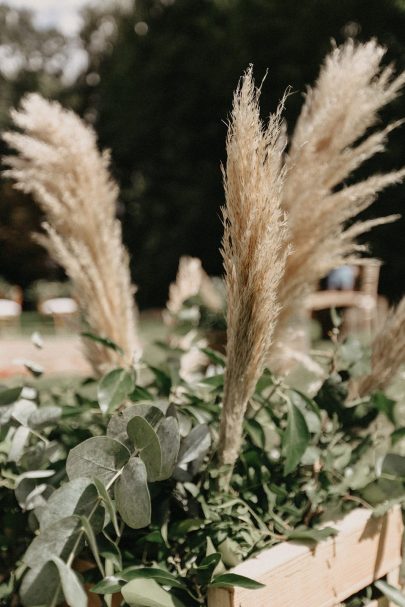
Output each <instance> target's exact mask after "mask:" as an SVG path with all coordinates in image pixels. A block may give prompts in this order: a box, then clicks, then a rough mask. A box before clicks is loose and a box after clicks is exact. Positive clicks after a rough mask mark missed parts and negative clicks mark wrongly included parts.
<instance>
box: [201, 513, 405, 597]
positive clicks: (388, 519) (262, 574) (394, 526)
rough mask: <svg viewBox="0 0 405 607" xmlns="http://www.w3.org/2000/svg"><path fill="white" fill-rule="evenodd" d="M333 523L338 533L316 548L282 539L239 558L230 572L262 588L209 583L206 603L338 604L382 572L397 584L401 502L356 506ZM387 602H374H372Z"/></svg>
mask: <svg viewBox="0 0 405 607" xmlns="http://www.w3.org/2000/svg"><path fill="white" fill-rule="evenodd" d="M331 525H332V526H333V527H334V528H335V529H337V530H338V531H339V533H338V534H337V535H336V536H335V537H333V538H330V539H328V540H325V541H324V542H321V543H319V544H317V545H316V546H315V547H311V546H310V545H309V544H304V543H295V542H283V543H281V544H278V545H277V546H274V547H273V548H270V549H269V550H266V551H264V552H262V553H261V554H259V555H257V556H256V557H254V558H251V559H249V560H248V561H245V562H244V563H241V564H240V565H238V566H237V567H235V568H234V569H233V570H232V571H233V572H234V573H238V574H240V575H245V576H247V577H250V578H253V579H255V580H257V581H258V582H262V583H263V584H266V587H265V588H261V589H259V590H246V589H244V588H230V589H229V588H227V589H225V588H224V589H222V588H211V589H210V591H209V595H208V607H337V606H338V605H340V603H341V602H342V601H344V600H345V599H347V598H349V597H350V596H352V595H353V594H355V593H356V592H359V591H360V590H362V589H363V588H366V587H367V586H369V585H370V584H372V582H374V581H376V580H378V579H379V578H381V577H383V576H385V575H387V576H388V581H389V582H390V583H391V584H394V585H397V583H398V574H399V566H400V564H401V560H402V558H401V545H402V533H403V523H402V514H401V509H400V507H394V508H393V509H392V510H391V511H390V512H389V513H388V514H386V515H385V516H383V517H380V518H372V516H371V512H370V511H369V510H365V509H362V508H361V509H360V508H359V509H357V510H353V511H352V512H350V513H349V514H348V515H346V516H345V517H344V518H342V519H341V520H340V521H339V522H337V523H331ZM388 604H389V603H388V602H387V601H385V600H381V601H374V602H372V603H370V607H377V606H378V607H382V606H387V605H388Z"/></svg>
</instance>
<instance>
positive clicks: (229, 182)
mask: <svg viewBox="0 0 405 607" xmlns="http://www.w3.org/2000/svg"><path fill="white" fill-rule="evenodd" d="M259 98H260V89H258V88H256V87H255V84H254V80H253V75H252V68H251V67H250V68H249V69H248V70H247V72H246V73H245V74H244V76H243V78H242V80H241V82H240V84H239V86H238V88H237V90H236V92H235V95H234V99H233V107H232V113H231V117H230V122H229V128H228V136H227V142H226V149H227V161H226V166H225V168H224V170H223V172H224V187H225V197H226V204H225V206H224V207H223V209H222V213H223V223H224V236H223V241H222V256H223V263H224V269H225V282H226V291H227V364H226V371H225V386H224V400H223V408H222V413H221V421H220V436H219V446H218V451H219V457H220V460H221V461H222V463H224V464H227V465H228V466H229V467H230V468H232V467H233V465H234V463H235V461H236V459H237V457H238V454H239V450H240V445H241V438H242V425H243V419H244V415H245V412H246V408H247V405H248V401H249V398H250V397H251V396H252V394H253V392H254V389H255V386H256V383H257V381H258V379H259V377H260V376H261V374H262V372H263V369H264V365H265V361H266V356H267V353H268V349H269V346H270V343H271V338H272V333H273V330H274V327H275V324H276V319H277V315H278V314H279V304H278V301H277V291H278V287H279V284H280V280H281V278H282V276H283V272H284V267H285V263H286V257H287V253H288V245H287V244H286V238H287V228H286V223H285V218H284V214H283V212H282V209H281V197H282V187H283V182H284V176H285V175H284V170H283V140H284V137H283V133H282V123H281V111H282V107H283V104H281V105H280V106H279V108H278V110H277V112H276V113H275V114H274V115H272V116H270V118H269V121H268V124H267V125H264V124H263V123H262V121H261V118H260V108H259Z"/></svg>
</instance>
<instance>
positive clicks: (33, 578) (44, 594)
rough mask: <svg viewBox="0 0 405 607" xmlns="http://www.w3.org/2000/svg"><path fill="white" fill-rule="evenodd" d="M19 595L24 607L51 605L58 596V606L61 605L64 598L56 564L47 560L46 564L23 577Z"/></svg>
mask: <svg viewBox="0 0 405 607" xmlns="http://www.w3.org/2000/svg"><path fill="white" fill-rule="evenodd" d="M19 594H20V600H21V603H22V605H23V607H38V606H39V605H50V604H51V602H52V600H53V598H54V597H55V596H57V600H58V601H57V604H59V603H60V602H61V600H63V596H62V591H61V588H60V579H59V573H58V570H57V569H56V567H55V565H54V563H52V562H51V561H49V560H47V562H46V563H45V564H41V565H39V566H38V567H34V568H33V569H30V570H29V571H27V573H26V574H25V575H24V577H23V580H22V584H21V587H20V593H19Z"/></svg>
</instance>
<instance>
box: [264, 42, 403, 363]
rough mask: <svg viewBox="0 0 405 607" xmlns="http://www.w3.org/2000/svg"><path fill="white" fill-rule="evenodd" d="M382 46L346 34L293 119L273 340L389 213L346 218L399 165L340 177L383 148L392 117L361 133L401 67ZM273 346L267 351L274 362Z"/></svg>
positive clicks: (399, 81) (391, 93)
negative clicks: (385, 61)
mask: <svg viewBox="0 0 405 607" xmlns="http://www.w3.org/2000/svg"><path fill="white" fill-rule="evenodd" d="M384 52H385V51H384V49H383V48H382V47H381V46H379V45H378V44H377V43H376V42H375V41H373V40H372V41H370V42H367V43H366V44H355V43H354V42H353V41H348V42H347V43H346V44H344V45H343V46H341V47H338V48H334V49H333V50H332V52H331V53H330V55H329V56H328V57H327V58H326V61H325V63H324V65H323V67H322V69H321V71H320V75H319V78H318V80H317V82H316V84H315V87H314V88H313V89H309V90H308V92H307V96H306V100H305V103H304V106H303V109H302V111H301V115H300V117H299V119H298V122H297V125H296V128H295V131H294V134H293V137H292V141H291V146H290V150H289V154H288V157H287V159H286V179H285V184H284V189H283V197H282V207H283V209H284V210H285V211H286V212H287V214H288V230H289V240H290V241H291V243H292V246H293V252H292V254H291V255H290V256H289V257H288V259H287V264H286V270H285V274H284V277H283V279H282V282H281V285H280V294H279V299H280V305H281V308H282V309H281V313H280V316H279V320H278V323H277V330H276V334H275V336H274V340H273V343H276V342H278V341H282V336H283V333H284V331H285V328H286V326H287V323H288V321H289V320H290V319H291V318H292V317H294V316H295V315H297V314H299V313H300V311H301V310H303V308H304V298H305V297H306V296H307V295H308V294H309V293H310V292H311V291H314V290H315V289H316V286H317V283H318V281H319V280H320V279H321V278H323V277H324V276H325V275H326V274H328V273H329V271H330V270H332V269H333V268H335V267H338V266H340V265H342V264H344V263H348V262H350V260H351V259H352V258H353V257H354V256H356V254H357V253H358V251H359V250H361V247H359V245H358V244H356V238H357V237H358V236H359V235H360V234H362V233H364V232H366V231H368V230H370V229H371V228H372V227H374V226H375V225H379V224H382V223H386V222H388V221H392V220H393V219H394V217H388V218H379V219H376V220H371V221H362V222H361V221H359V222H357V223H355V224H354V225H352V226H351V227H345V225H346V222H347V221H348V220H350V219H351V218H353V217H355V216H356V215H357V214H358V213H360V212H361V211H363V210H364V209H365V208H367V207H368V206H369V205H370V204H371V203H372V202H373V201H374V200H375V198H376V196H377V194H378V193H379V192H380V191H381V190H383V189H384V188H385V187H387V186H389V185H392V184H395V183H397V182H399V181H400V180H402V179H403V178H404V176H405V170H400V171H393V172H391V173H387V174H384V175H374V176H372V177H370V178H368V179H365V180H363V181H358V182H357V183H354V184H353V185H349V186H345V185H344V182H345V180H346V179H347V178H348V177H349V176H350V175H351V174H352V173H353V171H355V170H356V169H357V168H358V167H359V166H360V165H361V164H362V163H363V162H364V161H365V160H367V159H368V158H370V157H371V156H373V155H374V154H376V153H377V152H381V151H383V150H384V146H385V142H386V139H387V135H388V133H389V132H390V131H391V130H392V129H393V128H394V127H395V126H397V124H392V125H389V126H387V127H386V128H383V129H380V130H377V131H375V132H373V133H372V134H369V135H367V136H366V137H364V135H365V133H366V131H367V130H368V129H369V128H370V127H372V126H374V125H375V124H376V122H377V120H378V111H379V110H380V109H381V108H382V107H383V106H384V105H386V104H387V103H388V102H390V101H391V100H392V99H394V98H395V97H396V95H397V94H398V92H399V90H400V89H401V87H402V86H403V84H404V83H405V73H402V74H400V75H399V76H398V77H396V78H394V77H393V68H392V67H386V68H384V69H382V68H381V66H380V62H381V59H382V57H383V55H384ZM276 354H277V349H275V350H273V351H272V356H271V358H272V360H273V361H275V362H276V360H277V358H276Z"/></svg>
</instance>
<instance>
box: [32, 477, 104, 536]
mask: <svg viewBox="0 0 405 607" xmlns="http://www.w3.org/2000/svg"><path fill="white" fill-rule="evenodd" d="M98 501H99V497H98V491H97V489H96V487H95V485H94V484H93V483H92V482H91V480H90V479H88V478H75V479H73V480H71V481H69V482H67V483H65V484H64V485H62V487H59V489H57V490H56V491H55V492H54V493H53V494H52V495H51V497H50V498H49V500H48V503H47V505H46V508H44V510H43V511H42V512H41V514H40V520H39V523H40V527H41V530H43V529H45V528H46V527H49V526H50V525H53V524H54V523H56V522H57V521H59V520H60V519H61V518H65V517H66V516H72V515H74V514H76V515H78V516H88V515H89V514H90V512H91V511H92V510H93V508H94V506H95V505H96V504H97V502H98ZM103 518H104V517H103ZM94 519H95V517H94V516H93V517H92V523H94ZM98 522H99V517H98ZM98 526H99V525H98ZM101 526H102V525H101ZM98 531H101V529H98Z"/></svg>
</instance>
